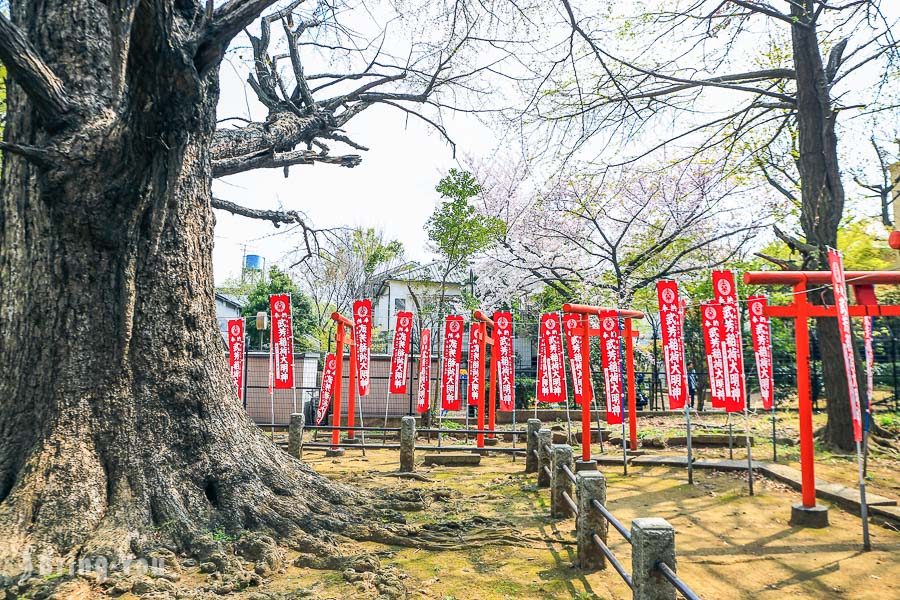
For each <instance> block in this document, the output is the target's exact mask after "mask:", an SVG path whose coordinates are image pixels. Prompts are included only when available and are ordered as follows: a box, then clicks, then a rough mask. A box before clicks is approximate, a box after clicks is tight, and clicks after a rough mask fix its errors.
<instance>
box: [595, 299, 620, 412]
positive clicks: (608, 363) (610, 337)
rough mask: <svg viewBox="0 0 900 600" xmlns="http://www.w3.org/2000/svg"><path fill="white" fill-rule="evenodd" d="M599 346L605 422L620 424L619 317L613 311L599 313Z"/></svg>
mask: <svg viewBox="0 0 900 600" xmlns="http://www.w3.org/2000/svg"><path fill="white" fill-rule="evenodd" d="M600 345H601V348H600V350H601V352H600V355H601V361H602V365H603V381H604V382H605V383H606V388H605V389H606V422H607V424H609V425H618V424H620V423H621V422H622V361H621V336H620V335H619V315H618V313H617V312H616V311H614V310H604V311H601V312H600Z"/></svg>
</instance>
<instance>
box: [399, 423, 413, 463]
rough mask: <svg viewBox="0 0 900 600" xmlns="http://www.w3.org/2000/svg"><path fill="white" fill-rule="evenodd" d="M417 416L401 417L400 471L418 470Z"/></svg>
mask: <svg viewBox="0 0 900 600" xmlns="http://www.w3.org/2000/svg"><path fill="white" fill-rule="evenodd" d="M415 462H416V418H415V417H403V418H402V419H400V472H401V473H412V472H413V471H415V470H416V464H415Z"/></svg>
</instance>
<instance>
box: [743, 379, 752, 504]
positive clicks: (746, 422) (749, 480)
mask: <svg viewBox="0 0 900 600" xmlns="http://www.w3.org/2000/svg"><path fill="white" fill-rule="evenodd" d="M744 398H745V399H744V431H745V432H746V434H747V490H748V491H749V492H750V495H751V496H752V495H753V450H752V448H753V447H752V446H751V445H750V412H749V410H748V406H749V404H750V398H749V397H747V396H745V397H744Z"/></svg>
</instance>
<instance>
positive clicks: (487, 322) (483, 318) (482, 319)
mask: <svg viewBox="0 0 900 600" xmlns="http://www.w3.org/2000/svg"><path fill="white" fill-rule="evenodd" d="M472 318H473V319H474V320H475V321H478V323H479V324H480V325H479V326H480V327H481V334H482V335H481V364H480V365H478V369H479V370H480V373H479V375H480V381H481V393H480V394H478V429H479V430H481V431H484V394H485V389H486V386H487V381H485V378H484V362H485V361H486V360H487V352H486V351H487V346H490V347H491V387H490V388H488V389H487V393H488V411H489V414H488V430H490V431H491V433H489V434H488V437H489V438H491V439H494V438H495V437H497V434H496V433H493V432H494V431H495V428H494V425H495V424H496V420H497V397H496V389H497V383H496V382H497V361H498V360H499V358H500V356H499V350H498V348H497V344H495V343H494V319H492V318H491V317H489V316H487V315H486V314H485V313H484V312H483V311H481V310H476V311H473V312H472ZM488 327H490V328H491V332H490V335H488ZM515 410H516V407H515V406H513V414H515ZM475 445H476V446H477V447H478V448H484V433H479V434H478V435H476V436H475Z"/></svg>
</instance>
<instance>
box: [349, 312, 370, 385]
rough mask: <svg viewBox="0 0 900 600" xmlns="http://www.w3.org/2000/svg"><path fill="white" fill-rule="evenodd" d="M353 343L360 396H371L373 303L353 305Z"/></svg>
mask: <svg viewBox="0 0 900 600" xmlns="http://www.w3.org/2000/svg"><path fill="white" fill-rule="evenodd" d="M353 341H354V344H355V345H354V349H353V350H352V351H353V352H356V383H357V389H358V390H359V396H360V397H363V396H368V395H369V363H370V355H371V352H372V301H371V300H369V299H368V298H366V299H365V300H357V301H356V302H354V303H353Z"/></svg>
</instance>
